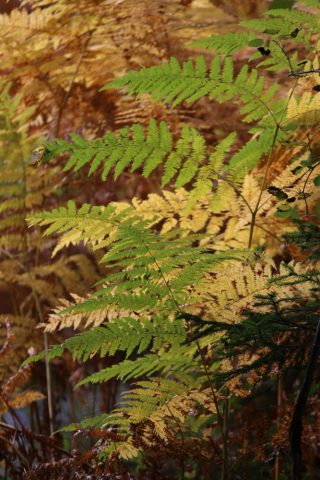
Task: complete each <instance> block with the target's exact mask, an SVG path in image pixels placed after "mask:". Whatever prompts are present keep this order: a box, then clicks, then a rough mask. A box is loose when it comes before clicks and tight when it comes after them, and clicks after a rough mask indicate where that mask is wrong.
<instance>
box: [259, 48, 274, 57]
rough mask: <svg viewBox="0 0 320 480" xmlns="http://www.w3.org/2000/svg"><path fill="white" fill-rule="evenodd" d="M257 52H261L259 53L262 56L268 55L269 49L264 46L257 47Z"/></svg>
mask: <svg viewBox="0 0 320 480" xmlns="http://www.w3.org/2000/svg"><path fill="white" fill-rule="evenodd" d="M258 50H259V52H260V53H261V55H264V56H268V55H270V53H271V51H270V50H269V48H267V49H266V48H264V47H259V48H258Z"/></svg>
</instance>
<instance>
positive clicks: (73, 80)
mask: <svg viewBox="0 0 320 480" xmlns="http://www.w3.org/2000/svg"><path fill="white" fill-rule="evenodd" d="M103 17H104V14H103V15H101V16H100V17H99V18H98V21H97V23H96V25H95V26H94V28H92V29H91V30H89V32H88V35H87V38H86V40H85V42H84V44H83V46H82V49H81V51H80V56H79V59H78V62H77V64H76V68H75V71H74V73H73V75H72V78H71V81H70V84H69V87H68V89H67V91H66V93H65V95H64V98H63V100H62V103H61V105H60V108H59V111H58V116H57V123H56V127H55V130H54V136H55V137H58V136H59V132H60V126H61V121H62V115H63V111H64V109H65V107H66V105H67V103H68V101H69V98H70V95H71V92H72V89H73V85H74V83H75V81H76V78H77V76H78V73H79V70H80V67H81V64H82V61H83V59H84V55H85V53H86V51H87V49H88V47H89V44H90V42H91V40H92V37H93V34H94V33H95V32H96V30H97V28H98V27H99V26H100V24H101V22H102V19H103Z"/></svg>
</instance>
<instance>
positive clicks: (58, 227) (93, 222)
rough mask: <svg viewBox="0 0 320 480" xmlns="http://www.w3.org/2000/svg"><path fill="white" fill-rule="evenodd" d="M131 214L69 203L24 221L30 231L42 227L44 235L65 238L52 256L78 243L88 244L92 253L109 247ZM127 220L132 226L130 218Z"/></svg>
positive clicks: (109, 208)
mask: <svg viewBox="0 0 320 480" xmlns="http://www.w3.org/2000/svg"><path fill="white" fill-rule="evenodd" d="M131 212H132V209H130V207H128V208H127V209H124V210H123V211H117V208H116V207H115V206H113V205H108V206H107V207H98V206H91V205H89V204H84V205H82V207H81V208H80V209H77V208H76V205H75V203H74V202H73V201H69V202H68V205H67V207H60V208H56V209H54V210H52V211H51V212H42V213H37V214H34V215H32V216H29V217H28V219H27V220H28V223H29V226H30V227H32V226H35V225H40V226H45V227H46V229H45V232H44V234H45V235H52V234H54V233H60V234H64V235H63V236H62V238H61V239H60V242H59V243H58V244H57V246H56V248H55V250H54V252H53V255H54V254H55V253H57V252H58V251H59V250H60V249H61V248H63V247H64V246H66V245H68V244H76V243H80V242H84V243H85V244H86V243H89V244H90V245H91V247H92V248H93V249H97V248H103V247H105V246H106V245H108V244H109V243H110V239H108V237H109V236H111V237H112V235H113V234H114V233H115V231H116V230H117V227H118V226H119V225H120V224H121V222H123V221H124V220H125V219H126V218H128V216H129V214H130V213H131ZM130 218H131V222H132V223H134V222H135V220H134V217H133V215H131V217H130Z"/></svg>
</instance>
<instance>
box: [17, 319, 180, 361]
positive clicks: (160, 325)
mask: <svg viewBox="0 0 320 480" xmlns="http://www.w3.org/2000/svg"><path fill="white" fill-rule="evenodd" d="M185 339H186V332H185V327H184V323H183V321H182V320H179V319H178V320H175V321H172V322H164V321H163V318H158V319H157V318H153V319H152V320H149V319H143V318H139V319H136V318H131V317H127V318H121V319H119V320H117V321H116V322H113V323H111V322H109V323H104V324H103V325H101V326H99V327H96V328H93V329H91V330H88V331H86V332H81V333H79V334H77V335H75V336H74V337H71V338H68V339H67V340H66V341H65V342H64V343H63V344H61V345H59V346H56V347H53V348H51V349H50V350H49V353H48V357H49V360H52V359H53V358H55V357H58V356H61V354H62V353H63V351H64V350H68V351H69V352H70V353H71V355H72V356H73V358H74V359H78V360H80V359H82V360H83V361H86V360H87V359H88V358H91V357H93V356H94V355H96V354H98V353H99V355H100V356H101V357H104V356H105V355H107V354H108V355H114V354H115V352H117V351H123V352H126V358H128V357H129V356H130V355H131V354H132V352H133V351H135V350H136V351H137V353H143V352H144V351H145V350H146V349H147V348H149V347H152V348H153V349H155V350H158V349H159V348H161V347H162V346H163V345H179V344H182V343H183V342H184V341H185ZM43 358H44V352H41V353H38V354H36V355H34V356H32V357H29V358H28V359H27V360H26V361H25V362H24V364H23V365H25V364H27V363H30V362H37V361H39V360H41V359H43Z"/></svg>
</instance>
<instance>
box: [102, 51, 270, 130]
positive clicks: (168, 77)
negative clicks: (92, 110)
mask: <svg viewBox="0 0 320 480" xmlns="http://www.w3.org/2000/svg"><path fill="white" fill-rule="evenodd" d="M123 87H126V89H127V90H128V92H129V93H135V94H142V93H149V94H150V95H152V97H153V98H154V100H156V101H159V100H162V101H165V102H172V106H173V107H175V106H176V105H178V104H179V103H181V102H182V101H187V102H188V103H193V102H195V101H196V100H199V99H200V98H202V97H204V96H206V95H209V98H211V99H214V100H216V101H218V102H219V103H223V102H225V101H227V100H233V101H235V102H237V103H242V104H244V106H243V107H242V108H240V113H242V112H243V114H244V116H243V120H244V121H245V122H251V121H252V120H254V119H259V120H261V119H262V118H263V117H264V116H266V115H267V116H271V117H272V119H273V121H274V122H276V121H277V120H276V115H277V112H276V111H275V112H273V111H272V103H271V101H270V97H271V98H272V97H273V95H274V93H275V89H276V87H275V86H273V87H271V89H267V90H265V91H264V77H262V76H260V75H259V74H258V72H257V70H255V69H253V70H251V71H249V70H248V67H247V65H245V66H243V67H242V69H241V70H240V72H239V73H238V75H237V76H235V75H234V64H233V61H232V59H231V58H230V57H226V59H225V62H224V64H223V65H222V64H221V62H220V59H219V57H216V58H214V59H213V60H212V63H211V66H210V69H209V71H207V67H206V63H205V60H204V58H203V57H201V56H200V57H197V59H196V60H195V64H193V63H192V62H191V61H188V62H185V63H184V64H183V66H182V67H181V66H180V65H179V63H178V61H177V60H176V59H175V58H172V59H171V60H170V62H169V63H167V64H164V65H160V66H156V67H150V68H143V69H142V70H140V71H137V72H129V73H128V74H126V75H125V76H124V77H121V78H119V79H117V80H115V81H113V82H111V83H109V84H107V85H106V86H105V87H103V90H105V89H110V88H123ZM266 102H268V103H266Z"/></svg>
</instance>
